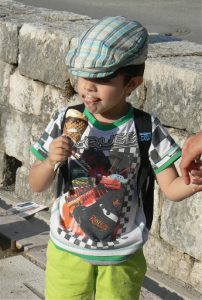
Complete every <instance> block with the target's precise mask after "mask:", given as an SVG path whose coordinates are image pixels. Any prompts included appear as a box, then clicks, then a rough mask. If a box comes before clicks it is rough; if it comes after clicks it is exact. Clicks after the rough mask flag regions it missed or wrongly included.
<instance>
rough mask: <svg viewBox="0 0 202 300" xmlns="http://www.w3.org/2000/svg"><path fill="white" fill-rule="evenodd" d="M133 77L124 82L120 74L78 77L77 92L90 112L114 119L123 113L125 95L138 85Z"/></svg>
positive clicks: (125, 105)
mask: <svg viewBox="0 0 202 300" xmlns="http://www.w3.org/2000/svg"><path fill="white" fill-rule="evenodd" d="M135 79H136V78H133V79H131V81H130V82H128V83H127V84H124V77H123V75H122V74H119V75H117V76H116V77H114V78H111V79H107V78H93V79H90V78H82V77H79V78H78V86H77V89H78V94H79V96H80V98H81V100H82V101H83V103H84V105H85V107H86V108H87V109H88V111H89V112H90V113H91V114H93V115H100V116H102V117H105V118H114V119H116V117H117V118H119V117H121V113H122V112H124V113H125V111H126V107H127V103H126V97H127V96H128V95H129V94H130V93H131V92H132V90H133V89H134V88H135V87H137V85H139V84H137V82H136V80H135ZM134 80H135V82H134ZM137 80H138V79H137ZM135 85H136V86H135Z"/></svg>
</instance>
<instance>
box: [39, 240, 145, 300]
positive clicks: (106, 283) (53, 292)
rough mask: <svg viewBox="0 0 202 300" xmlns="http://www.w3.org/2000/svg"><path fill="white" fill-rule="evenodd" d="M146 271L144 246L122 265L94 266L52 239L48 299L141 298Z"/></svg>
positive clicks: (96, 299) (50, 244)
mask: <svg viewBox="0 0 202 300" xmlns="http://www.w3.org/2000/svg"><path fill="white" fill-rule="evenodd" d="M145 272H146V262H145V258H144V255H143V252H142V249H140V250H138V251H137V252H136V253H135V254H133V255H132V256H131V257H130V258H129V259H128V260H127V261H125V262H123V263H120V264H118V265H111V266H100V265H99V266H94V265H91V264H89V263H88V262H85V261H84V260H83V259H81V258H80V257H78V256H75V255H73V254H70V253H68V252H66V251H63V250H60V249H57V248H56V247H55V246H54V244H53V243H52V242H49V244H48V249H47V264H46V280H45V283H46V286H45V299H46V300H92V299H93V298H92V295H93V293H94V299H95V300H137V299H139V294H140V289H141V285H142V281H143V279H144V275H145Z"/></svg>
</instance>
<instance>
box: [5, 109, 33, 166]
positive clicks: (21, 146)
mask: <svg viewBox="0 0 202 300" xmlns="http://www.w3.org/2000/svg"><path fill="white" fill-rule="evenodd" d="M2 127H3V138H4V144H5V153H6V154H7V155H9V156H13V157H15V158H16V159H18V160H19V161H21V162H22V163H23V164H27V162H28V161H29V148H30V130H31V120H30V117H29V116H27V115H24V114H22V113H20V112H17V111H11V112H10V113H7V114H6V115H5V116H4V120H3V122H2Z"/></svg>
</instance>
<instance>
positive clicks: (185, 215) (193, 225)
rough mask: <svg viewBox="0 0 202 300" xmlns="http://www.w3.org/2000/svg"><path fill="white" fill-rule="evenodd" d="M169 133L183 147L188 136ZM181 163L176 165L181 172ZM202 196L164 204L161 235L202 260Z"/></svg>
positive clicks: (174, 132) (171, 130) (171, 131)
mask: <svg viewBox="0 0 202 300" xmlns="http://www.w3.org/2000/svg"><path fill="white" fill-rule="evenodd" d="M169 133H170V134H171V136H172V137H173V138H174V140H175V141H176V142H177V143H178V144H179V145H180V146H182V145H183V143H184V141H185V139H186V138H187V134H186V133H184V132H182V131H179V130H175V129H170V130H169ZM179 162H180V160H178V162H177V163H176V164H175V165H176V168H177V170H178V172H179V173H180V171H179ZM201 200H202V194H201V193H197V194H195V195H194V196H192V197H189V198H188V199H186V200H183V201H182V202H172V201H168V200H164V201H163V202H162V213H161V227H160V235H161V238H163V239H164V240H165V241H166V242H168V243H169V244H170V245H173V246H174V247H175V248H177V249H179V250H180V251H182V252H185V253H187V254H189V255H190V256H193V257H195V258H196V259H199V260H202V248H201V244H202V236H201V231H202V206H201Z"/></svg>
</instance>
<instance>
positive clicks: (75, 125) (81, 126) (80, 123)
mask: <svg viewBox="0 0 202 300" xmlns="http://www.w3.org/2000/svg"><path fill="white" fill-rule="evenodd" d="M87 125H88V122H87V119H86V118H85V116H84V115H83V114H82V113H81V112H79V111H77V110H75V109H69V110H68V111H67V113H66V116H65V123H64V127H63V134H65V135H66V136H68V137H70V138H71V139H72V140H73V142H78V141H79V140H80V139H81V136H82V134H83V133H84V131H85V129H86V127H87Z"/></svg>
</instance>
